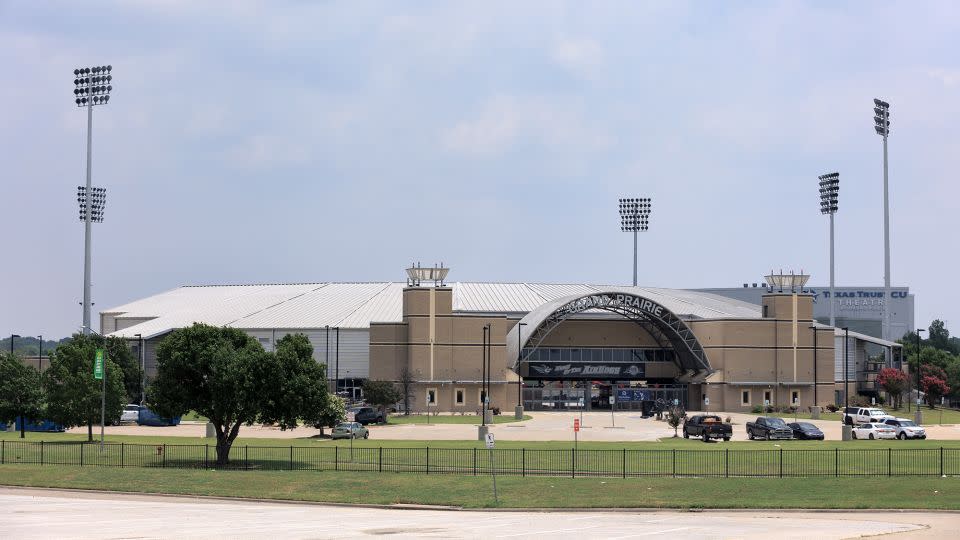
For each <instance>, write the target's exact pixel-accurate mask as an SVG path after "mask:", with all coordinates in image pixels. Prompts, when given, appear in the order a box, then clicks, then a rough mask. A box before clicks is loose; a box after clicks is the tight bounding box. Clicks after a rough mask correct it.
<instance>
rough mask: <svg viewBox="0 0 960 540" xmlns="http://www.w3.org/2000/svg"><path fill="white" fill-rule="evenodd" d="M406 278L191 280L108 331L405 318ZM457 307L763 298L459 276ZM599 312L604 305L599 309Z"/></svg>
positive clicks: (119, 314) (695, 304)
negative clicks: (605, 299)
mask: <svg viewBox="0 0 960 540" xmlns="http://www.w3.org/2000/svg"><path fill="white" fill-rule="evenodd" d="M406 286H407V285H406V284H405V283H392V282H374V283H297V284H274V285H270V284H262V285H204V286H185V287H179V288H177V289H173V290H170V291H166V292H163V293H160V294H156V295H153V296H149V297H147V298H144V299H142V300H137V301H134V302H130V303H127V304H124V305H121V306H117V307H115V308H111V309H107V310H104V311H102V312H101V313H102V314H107V315H112V316H115V317H116V318H117V320H118V321H122V320H123V319H137V318H140V319H142V318H150V319H151V320H149V321H147V322H142V323H140V324H135V325H133V326H130V327H128V328H125V329H123V330H118V331H116V332H113V333H111V334H109V335H111V336H118V337H128V338H132V337H133V336H134V335H135V334H140V335H142V336H143V337H144V338H147V339H148V338H150V337H154V336H157V335H161V334H164V333H166V332H169V331H170V330H173V329H176V328H182V327H185V326H189V325H191V324H193V323H194V322H204V323H207V324H213V325H218V326H233V327H237V328H246V329H267V328H277V329H308V328H323V327H324V326H331V327H339V328H369V326H370V323H371V322H399V321H401V320H402V301H403V289H404V288H405V287H406ZM450 287H451V288H452V289H453V309H454V311H457V312H468V313H489V314H508V315H522V314H526V313H529V312H531V311H533V310H535V309H536V308H538V307H539V306H541V305H543V304H546V303H548V302H550V301H553V300H556V299H558V298H562V297H566V296H570V295H576V294H591V293H595V292H598V291H601V290H610V289H611V288H616V289H620V290H624V291H628V292H634V293H635V294H638V295H641V296H645V297H647V298H650V299H651V300H654V301H656V302H658V303H660V304H662V305H663V306H664V307H666V308H667V309H669V310H670V311H672V312H673V313H675V314H677V315H678V316H679V317H681V318H688V319H714V318H759V317H760V306H758V305H755V304H750V303H747V302H743V301H740V300H734V299H730V298H725V297H722V296H719V295H716V294H711V293H706V292H698V291H689V290H681V289H659V288H648V287H622V286H608V285H588V284H555V283H453V284H451V285H450ZM598 313H599V312H598Z"/></svg>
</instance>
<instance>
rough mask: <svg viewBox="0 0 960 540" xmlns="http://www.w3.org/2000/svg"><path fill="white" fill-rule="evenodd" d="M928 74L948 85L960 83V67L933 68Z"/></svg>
mask: <svg viewBox="0 0 960 540" xmlns="http://www.w3.org/2000/svg"><path fill="white" fill-rule="evenodd" d="M928 75H930V76H931V77H933V78H934V79H936V80H938V81H940V82H941V83H943V85H944V86H946V87H953V86H957V85H958V84H960V69H944V68H937V69H931V70H930V71H929V72H928Z"/></svg>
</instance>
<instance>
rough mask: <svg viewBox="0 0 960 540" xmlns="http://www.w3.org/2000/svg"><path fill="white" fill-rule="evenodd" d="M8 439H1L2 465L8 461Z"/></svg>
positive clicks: (0, 457)
mask: <svg viewBox="0 0 960 540" xmlns="http://www.w3.org/2000/svg"><path fill="white" fill-rule="evenodd" d="M6 442H7V441H0V465H3V464H4V463H6V462H7V445H6Z"/></svg>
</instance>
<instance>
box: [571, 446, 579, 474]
mask: <svg viewBox="0 0 960 540" xmlns="http://www.w3.org/2000/svg"><path fill="white" fill-rule="evenodd" d="M576 477H577V450H576V448H571V449H570V478H576Z"/></svg>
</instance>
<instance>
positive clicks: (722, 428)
mask: <svg viewBox="0 0 960 540" xmlns="http://www.w3.org/2000/svg"><path fill="white" fill-rule="evenodd" d="M732 435H733V427H732V426H730V424H724V423H723V420H721V419H720V417H719V416H716V415H713V414H699V415H697V416H691V417H690V418H687V420H686V421H685V422H684V423H683V438H684V439H689V438H690V437H699V438H701V439H703V442H707V441H709V440H710V439H723V440H725V441H729V440H730V437H731V436H732Z"/></svg>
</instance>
